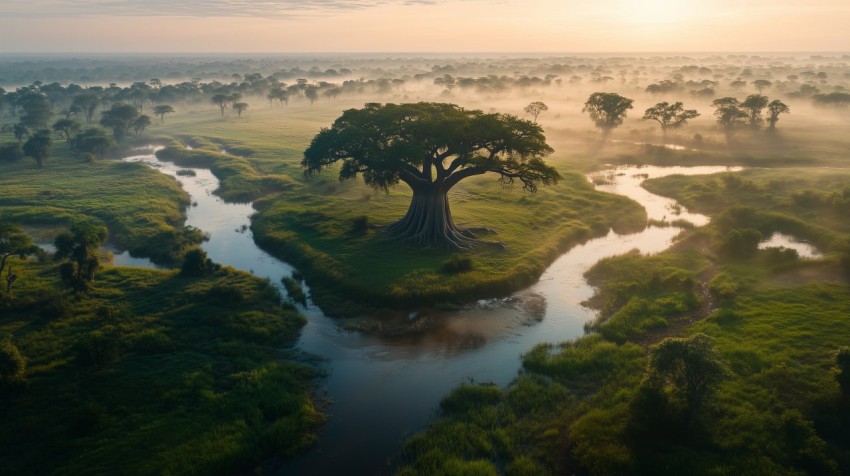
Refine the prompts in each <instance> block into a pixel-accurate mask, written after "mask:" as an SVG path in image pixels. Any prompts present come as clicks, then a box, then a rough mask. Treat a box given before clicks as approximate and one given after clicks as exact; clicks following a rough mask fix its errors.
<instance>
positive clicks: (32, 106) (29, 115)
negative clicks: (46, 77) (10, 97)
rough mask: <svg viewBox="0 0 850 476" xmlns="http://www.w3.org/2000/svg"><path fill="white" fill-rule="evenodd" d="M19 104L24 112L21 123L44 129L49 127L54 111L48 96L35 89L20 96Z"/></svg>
mask: <svg viewBox="0 0 850 476" xmlns="http://www.w3.org/2000/svg"><path fill="white" fill-rule="evenodd" d="M18 106H19V107H20V108H21V111H22V112H23V113H24V115H23V116H21V125H23V126H25V127H29V128H31V129H44V128H47V127H48V122H49V121H50V118H51V117H53V111H52V110H51V108H50V102H49V101H48V100H47V97H46V96H44V95H43V94H41V93H38V92H35V91H27V92H26V93H24V94H23V95H22V96H20V97H19V98H18Z"/></svg>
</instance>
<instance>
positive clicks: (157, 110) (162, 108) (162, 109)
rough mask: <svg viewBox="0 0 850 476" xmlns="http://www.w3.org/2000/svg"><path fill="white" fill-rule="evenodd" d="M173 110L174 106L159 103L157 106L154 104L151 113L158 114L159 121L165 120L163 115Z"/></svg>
mask: <svg viewBox="0 0 850 476" xmlns="http://www.w3.org/2000/svg"><path fill="white" fill-rule="evenodd" d="M173 112H174V108H173V107H171V106H170V105H168V104H160V105H159V106H154V108H153V113H154V115H157V116H159V122H160V123H163V122H165V115H166V114H171V113H173Z"/></svg>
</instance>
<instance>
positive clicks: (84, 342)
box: [0, 259, 323, 474]
mask: <svg viewBox="0 0 850 476" xmlns="http://www.w3.org/2000/svg"><path fill="white" fill-rule="evenodd" d="M13 266H14V267H15V272H16V273H17V274H18V276H19V278H18V280H17V281H16V283H15V286H14V288H13V293H12V294H11V297H9V296H8V295H6V294H5V293H4V294H3V295H2V296H0V335H9V336H11V338H12V339H13V342H14V344H15V345H16V346H17V347H18V348H19V349H20V351H21V353H23V355H24V356H25V358H26V360H27V372H26V377H25V381H24V382H23V383H21V384H19V385H11V386H4V387H3V388H0V403H2V404H0V418H2V421H3V428H4V431H3V432H0V460H2V461H3V470H2V472H4V473H8V474H235V473H249V472H253V471H255V470H256V469H257V468H259V467H260V465H261V464H264V461H265V460H266V459H267V458H270V457H279V456H282V455H283V456H286V455H290V454H292V453H294V452H296V451H298V450H299V449H301V448H303V447H305V446H307V445H309V444H310V443H312V442H313V441H314V440H315V438H316V432H317V431H318V428H319V427H320V426H321V423H322V422H323V416H322V415H321V414H320V412H318V411H317V410H316V408H315V407H314V404H313V401H312V396H311V381H312V379H313V378H315V377H316V376H317V375H316V371H315V370H313V369H312V368H311V367H307V366H305V365H303V364H298V363H295V362H294V354H292V353H291V352H290V351H289V350H288V349H289V346H290V345H291V344H292V343H293V342H294V340H295V339H296V338H297V335H298V333H299V330H300V327H301V326H302V325H303V323H304V322H305V321H304V318H303V317H301V316H299V315H298V313H297V312H296V311H295V310H294V309H293V308H292V307H289V306H282V305H281V304H280V295H279V293H278V292H277V290H276V289H275V288H274V287H273V286H272V284H271V283H269V282H268V281H266V280H261V279H258V278H255V277H253V276H251V275H249V274H248V273H243V272H238V271H234V270H232V269H229V268H223V269H221V270H219V271H217V272H215V273H214V274H211V275H209V276H207V277H203V278H185V277H182V276H180V275H179V273H178V272H177V271H156V270H146V269H139V268H111V267H109V268H105V269H104V270H102V271H101V272H100V273H99V274H98V275H97V277H96V279H95V287H94V290H93V291H92V292H91V293H90V295H89V296H87V297H85V298H84V299H83V300H81V301H74V300H73V299H72V298H71V297H70V296H69V295H68V294H67V293H66V292H65V290H64V289H63V288H62V287H61V283H60V281H59V272H58V264H57V263H52V262H45V263H43V264H40V263H37V262H34V261H30V262H21V261H20V260H17V259H16V260H15V262H14V263H13Z"/></svg>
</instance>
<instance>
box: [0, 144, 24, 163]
mask: <svg viewBox="0 0 850 476" xmlns="http://www.w3.org/2000/svg"><path fill="white" fill-rule="evenodd" d="M23 158H24V149H23V148H22V147H21V144H20V143H18V142H3V143H0V162H17V161H19V160H21V159H23Z"/></svg>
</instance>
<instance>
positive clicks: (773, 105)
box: [767, 99, 791, 130]
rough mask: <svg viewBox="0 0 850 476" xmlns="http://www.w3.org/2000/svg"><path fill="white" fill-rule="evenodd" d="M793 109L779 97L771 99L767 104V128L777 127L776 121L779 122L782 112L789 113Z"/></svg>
mask: <svg viewBox="0 0 850 476" xmlns="http://www.w3.org/2000/svg"><path fill="white" fill-rule="evenodd" d="M790 112H791V109H790V108H789V107H788V106H787V105H786V104H785V103H783V102H782V101H780V100H779V99H774V100H773V101H770V104H768V105H767V128H768V129H770V130H775V129H776V123H777V122H779V115H780V114H788V113H790Z"/></svg>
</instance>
